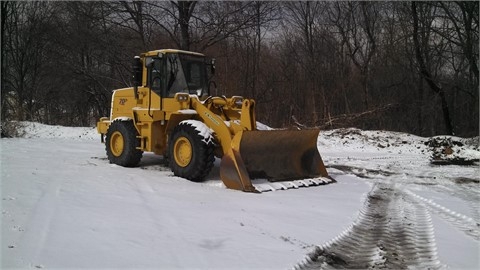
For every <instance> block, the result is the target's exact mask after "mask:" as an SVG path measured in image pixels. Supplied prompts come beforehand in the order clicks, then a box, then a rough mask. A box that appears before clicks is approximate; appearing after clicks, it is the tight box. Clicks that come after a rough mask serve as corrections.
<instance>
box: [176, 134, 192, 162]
mask: <svg viewBox="0 0 480 270" xmlns="http://www.w3.org/2000/svg"><path fill="white" fill-rule="evenodd" d="M192 153H193V151H192V144H191V143H190V141H189V140H188V139H187V138H185V137H179V138H178V139H177V140H176V141H175V145H174V147H173V156H174V158H175V162H176V163H177V164H178V166H180V167H187V166H188V164H190V161H191V160H192Z"/></svg>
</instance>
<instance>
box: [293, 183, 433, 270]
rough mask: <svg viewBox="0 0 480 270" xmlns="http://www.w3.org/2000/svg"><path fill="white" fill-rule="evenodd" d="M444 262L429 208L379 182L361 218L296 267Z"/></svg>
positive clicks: (424, 265) (403, 265) (425, 265)
mask: <svg viewBox="0 0 480 270" xmlns="http://www.w3.org/2000/svg"><path fill="white" fill-rule="evenodd" d="M441 267H442V265H441V263H440V261H439V259H438V256H437V252H436V244H435V237H434V230H433V224H432V221H431V217H430V214H429V212H428V210H427V209H426V207H425V206H424V205H423V204H422V203H419V202H418V201H417V200H415V199H414V198H412V197H411V196H409V195H408V194H406V193H404V192H402V191H401V190H399V189H397V188H395V187H394V186H393V185H388V184H381V183H377V184H375V185H374V186H373V188H372V190H371V191H370V193H369V194H368V197H367V200H366V202H365V205H364V207H363V209H362V210H361V211H360V214H359V217H358V219H357V220H356V221H355V222H354V223H353V224H352V225H350V227H349V228H347V229H346V230H345V231H344V232H343V233H341V234H340V235H339V236H337V237H335V238H334V239H333V240H331V241H329V242H327V243H326V244H324V245H323V246H317V247H316V248H315V250H314V251H312V252H311V253H309V254H308V255H307V256H306V257H305V259H304V260H303V261H302V262H300V263H299V264H297V265H296V266H295V267H294V269H336V268H350V269H359V268H360V269H365V268H370V269H373V268H388V269H391V268H395V269H404V268H432V269H436V268H441Z"/></svg>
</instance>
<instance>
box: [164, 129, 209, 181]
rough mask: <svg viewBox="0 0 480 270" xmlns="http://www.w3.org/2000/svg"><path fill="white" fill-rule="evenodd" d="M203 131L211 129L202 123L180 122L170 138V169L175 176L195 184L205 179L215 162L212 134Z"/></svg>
mask: <svg viewBox="0 0 480 270" xmlns="http://www.w3.org/2000/svg"><path fill="white" fill-rule="evenodd" d="M201 130H203V131H205V130H209V128H208V127H207V126H206V125H205V124H203V123H202V122H200V121H195V120H186V121H182V122H180V123H179V124H178V125H177V126H176V127H175V129H174V130H173V132H172V135H171V138H169V159H170V168H171V169H172V171H173V173H174V175H176V176H180V177H183V178H186V179H188V180H191V181H194V182H201V181H203V180H204V179H205V177H206V176H207V175H208V173H209V172H210V171H211V169H212V167H213V162H214V161H215V156H214V148H215V147H214V144H213V140H212V135H211V133H208V134H205V132H201Z"/></svg>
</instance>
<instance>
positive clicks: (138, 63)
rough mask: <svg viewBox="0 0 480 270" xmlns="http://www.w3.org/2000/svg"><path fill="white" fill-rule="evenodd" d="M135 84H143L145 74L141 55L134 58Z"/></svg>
mask: <svg viewBox="0 0 480 270" xmlns="http://www.w3.org/2000/svg"><path fill="white" fill-rule="evenodd" d="M132 69H133V84H134V86H141V85H142V77H143V76H142V75H143V66H142V60H141V59H140V57H139V56H135V58H134V59H133V67H132Z"/></svg>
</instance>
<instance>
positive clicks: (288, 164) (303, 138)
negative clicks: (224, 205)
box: [220, 129, 334, 192]
mask: <svg viewBox="0 0 480 270" xmlns="http://www.w3.org/2000/svg"><path fill="white" fill-rule="evenodd" d="M318 133H319V130H315V129H312V130H268V131H266V130H265V131H263V130H262V131H244V132H239V133H237V134H236V135H235V137H234V138H233V140H232V148H231V149H230V150H229V151H228V152H227V154H225V155H224V156H223V158H222V161H221V164H220V177H221V179H222V181H223V183H224V184H225V186H227V187H228V188H232V189H237V190H243V191H247V192H263V191H270V190H278V189H288V188H298V187H306V186H313V185H322V184H328V183H331V182H334V180H333V179H332V178H330V177H329V176H328V173H327V170H326V169H325V165H324V164H323V161H322V158H321V156H320V153H319V152H318V149H317V138H318ZM251 179H253V180H251Z"/></svg>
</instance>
